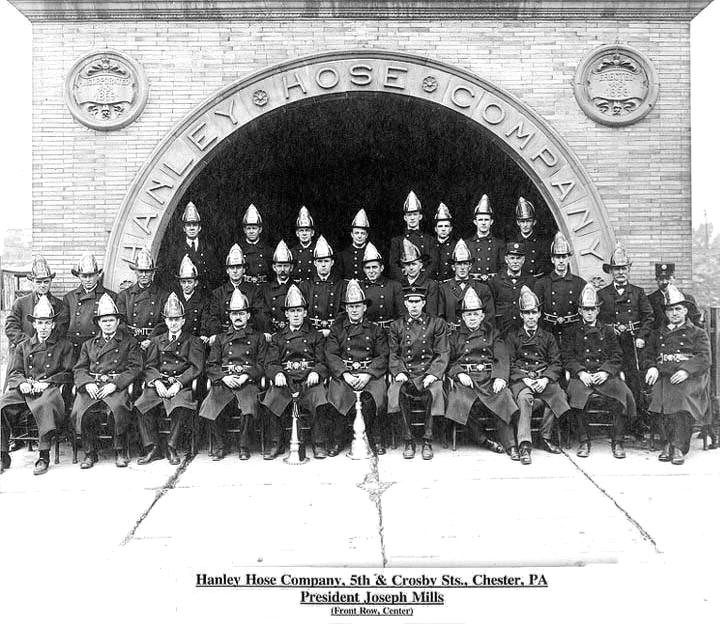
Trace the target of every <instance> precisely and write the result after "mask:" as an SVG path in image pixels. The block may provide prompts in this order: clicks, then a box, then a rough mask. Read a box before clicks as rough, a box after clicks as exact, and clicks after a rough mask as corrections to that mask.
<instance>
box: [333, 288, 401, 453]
mask: <svg viewBox="0 0 720 624" xmlns="http://www.w3.org/2000/svg"><path fill="white" fill-rule="evenodd" d="M342 304H343V306H344V307H345V312H346V316H345V317H344V318H343V319H342V320H340V321H338V322H337V323H335V324H334V325H333V326H332V328H331V329H330V335H329V336H328V338H327V340H326V342H325V357H326V360H327V365H328V369H329V370H330V375H331V378H330V381H329V384H328V402H329V403H330V405H332V406H333V408H334V409H335V411H336V414H335V417H334V419H333V422H334V426H333V434H332V436H333V437H332V444H331V446H330V449H329V450H328V455H329V456H330V457H334V456H335V455H338V454H339V453H340V451H341V450H342V448H343V447H344V436H345V432H346V430H347V425H348V422H352V419H353V418H354V414H355V411H354V407H355V392H360V393H361V395H360V399H361V405H362V408H361V409H362V413H363V417H364V419H365V424H366V426H367V431H368V433H369V435H368V438H369V439H371V440H373V441H374V446H375V452H376V453H377V454H378V455H382V454H384V453H385V445H384V442H383V432H382V427H381V423H380V422H379V419H380V418H381V415H382V414H384V413H385V409H386V403H387V384H386V382H385V375H386V374H387V369H388V343H387V334H386V332H385V331H384V330H383V329H382V328H381V327H380V326H379V325H377V323H373V322H371V321H368V320H367V319H366V318H365V312H366V311H367V306H368V300H367V299H366V298H365V293H364V292H363V291H362V288H361V287H360V284H359V282H358V281H357V280H350V283H349V284H348V286H347V290H346V292H345V296H344V297H343V301H342Z"/></svg>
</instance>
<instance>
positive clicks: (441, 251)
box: [435, 202, 458, 284]
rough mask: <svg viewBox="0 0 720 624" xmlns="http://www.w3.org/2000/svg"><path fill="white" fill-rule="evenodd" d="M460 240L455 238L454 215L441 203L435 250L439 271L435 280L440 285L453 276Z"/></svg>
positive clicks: (437, 212)
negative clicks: (453, 265)
mask: <svg viewBox="0 0 720 624" xmlns="http://www.w3.org/2000/svg"><path fill="white" fill-rule="evenodd" d="M457 242H458V239H457V237H456V236H453V223H452V214H450V209H449V208H448V207H447V206H446V205H445V204H443V203H442V202H440V205H439V206H438V209H437V210H436V211H435V248H436V249H437V269H436V272H435V279H436V280H437V282H438V284H440V283H442V282H444V281H445V280H449V279H451V278H452V276H453V269H452V266H451V264H450V263H451V258H452V254H453V250H454V249H455V245H456V244H457Z"/></svg>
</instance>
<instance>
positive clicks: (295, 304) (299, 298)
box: [283, 284, 307, 310]
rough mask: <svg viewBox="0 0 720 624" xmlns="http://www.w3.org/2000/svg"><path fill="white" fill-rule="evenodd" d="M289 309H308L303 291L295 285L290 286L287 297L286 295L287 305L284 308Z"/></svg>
mask: <svg viewBox="0 0 720 624" xmlns="http://www.w3.org/2000/svg"><path fill="white" fill-rule="evenodd" d="M289 308H307V301H305V297H304V296H303V294H302V292H301V290H300V289H299V288H298V287H297V286H296V285H295V284H290V288H288V291H287V295H285V305H284V306H283V310H287V309H289Z"/></svg>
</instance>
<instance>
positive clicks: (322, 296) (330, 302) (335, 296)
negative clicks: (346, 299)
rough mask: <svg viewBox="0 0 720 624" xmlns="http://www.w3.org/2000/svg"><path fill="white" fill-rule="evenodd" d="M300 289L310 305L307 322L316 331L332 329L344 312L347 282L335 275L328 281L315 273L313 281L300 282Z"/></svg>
mask: <svg viewBox="0 0 720 624" xmlns="http://www.w3.org/2000/svg"><path fill="white" fill-rule="evenodd" d="M299 287H300V291H301V292H302V294H303V296H304V297H305V300H306V301H307V304H308V314H307V320H308V321H309V322H310V324H311V325H312V326H313V327H314V328H315V329H330V326H331V325H332V324H333V322H334V321H335V319H337V318H338V317H339V316H340V313H341V312H342V308H341V306H340V302H341V301H342V300H343V295H344V293H345V282H344V281H343V280H341V279H340V278H338V277H335V275H334V274H333V273H331V274H330V275H329V277H328V278H327V279H326V280H321V279H320V278H319V277H318V275H317V273H315V275H314V277H313V279H311V280H307V281H305V282H300V284H299Z"/></svg>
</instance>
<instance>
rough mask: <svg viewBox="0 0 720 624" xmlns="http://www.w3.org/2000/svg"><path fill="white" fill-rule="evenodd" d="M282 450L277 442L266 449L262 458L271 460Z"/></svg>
mask: <svg viewBox="0 0 720 624" xmlns="http://www.w3.org/2000/svg"><path fill="white" fill-rule="evenodd" d="M281 452H282V449H281V447H280V444H279V443H276V444H273V445H272V446H271V447H270V448H269V449H267V450H266V451H265V453H264V455H263V459H267V460H272V459H275V458H276V457H277V456H278V455H280V453H281Z"/></svg>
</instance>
